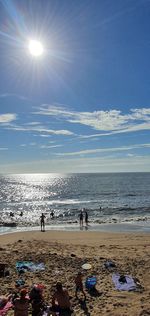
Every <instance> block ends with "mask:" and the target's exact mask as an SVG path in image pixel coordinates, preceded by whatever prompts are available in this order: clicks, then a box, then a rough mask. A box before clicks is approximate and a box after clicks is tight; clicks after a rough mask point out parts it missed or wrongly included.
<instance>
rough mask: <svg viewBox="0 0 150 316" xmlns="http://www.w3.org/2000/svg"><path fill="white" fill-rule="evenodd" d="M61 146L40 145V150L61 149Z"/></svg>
mask: <svg viewBox="0 0 150 316" xmlns="http://www.w3.org/2000/svg"><path fill="white" fill-rule="evenodd" d="M62 146H63V145H41V146H40V148H42V149H47V148H57V147H62Z"/></svg>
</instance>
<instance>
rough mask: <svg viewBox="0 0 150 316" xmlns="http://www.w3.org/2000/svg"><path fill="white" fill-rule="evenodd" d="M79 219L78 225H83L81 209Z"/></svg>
mask: <svg viewBox="0 0 150 316" xmlns="http://www.w3.org/2000/svg"><path fill="white" fill-rule="evenodd" d="M79 219H80V226H83V211H81V212H80V215H79Z"/></svg>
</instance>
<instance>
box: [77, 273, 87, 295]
mask: <svg viewBox="0 0 150 316" xmlns="http://www.w3.org/2000/svg"><path fill="white" fill-rule="evenodd" d="M75 285H76V291H75V295H76V297H78V296H77V293H78V291H81V292H82V293H83V294H84V297H85V299H86V295H85V292H84V290H83V282H82V273H81V272H78V274H77V276H76V278H75Z"/></svg>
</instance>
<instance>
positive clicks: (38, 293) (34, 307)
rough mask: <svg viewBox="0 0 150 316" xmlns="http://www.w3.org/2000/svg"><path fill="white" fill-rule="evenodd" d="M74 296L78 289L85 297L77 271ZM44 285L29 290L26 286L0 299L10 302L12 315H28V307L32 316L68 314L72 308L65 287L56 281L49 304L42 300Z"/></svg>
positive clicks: (61, 315) (63, 315) (62, 315)
mask: <svg viewBox="0 0 150 316" xmlns="http://www.w3.org/2000/svg"><path fill="white" fill-rule="evenodd" d="M75 287H76V289H75V296H76V298H78V291H81V292H82V293H83V295H84V299H86V295H85V292H84V289H83V282H82V273H81V272H79V273H78V274H77V275H76V277H75ZM43 289H44V286H42V285H34V286H33V287H32V289H31V291H28V290H27V288H21V289H20V290H18V292H16V293H15V294H13V295H9V296H8V297H6V296H5V297H4V296H3V298H2V297H0V301H2V299H3V302H4V301H5V304H6V303H7V302H8V301H9V302H11V303H12V308H13V309H14V316H28V315H29V308H30V309H31V311H32V312H31V313H32V316H53V315H59V316H69V315H71V314H72V312H73V310H72V307H71V303H70V297H69V293H68V291H67V289H66V288H64V287H63V286H62V283H61V282H57V284H56V289H55V292H54V294H53V296H52V300H51V306H50V305H49V304H47V303H46V302H45V300H44V294H43Z"/></svg>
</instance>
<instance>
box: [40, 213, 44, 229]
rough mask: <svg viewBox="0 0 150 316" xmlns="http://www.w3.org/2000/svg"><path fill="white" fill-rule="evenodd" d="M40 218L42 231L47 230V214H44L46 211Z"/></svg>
mask: <svg viewBox="0 0 150 316" xmlns="http://www.w3.org/2000/svg"><path fill="white" fill-rule="evenodd" d="M40 220H41V232H45V215H44V213H42V215H41V216H40Z"/></svg>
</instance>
